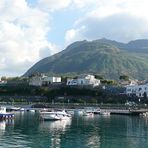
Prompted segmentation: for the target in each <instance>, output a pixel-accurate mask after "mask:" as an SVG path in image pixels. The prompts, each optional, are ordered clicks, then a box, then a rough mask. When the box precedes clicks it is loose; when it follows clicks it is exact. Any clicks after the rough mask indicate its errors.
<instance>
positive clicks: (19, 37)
mask: <svg viewBox="0 0 148 148" xmlns="http://www.w3.org/2000/svg"><path fill="white" fill-rule="evenodd" d="M0 17H1V19H0V75H3V74H6V75H16V74H23V73H24V72H25V71H26V70H28V68H29V67H31V66H32V65H33V63H35V62H37V61H38V60H39V59H41V58H43V55H42V56H41V57H40V52H42V49H43V50H44V48H45V47H46V48H49V49H50V50H51V52H49V53H52V54H53V53H55V52H56V49H55V47H56V46H55V45H53V44H51V43H50V42H48V40H47V37H46V35H47V33H48V31H49V30H50V27H49V25H50V22H49V20H50V16H49V14H48V13H46V12H43V11H41V10H39V9H37V8H30V7H29V6H28V5H27V2H26V1H25V0H19V1H18V0H11V1H6V0H1V1H0ZM47 54H48V53H47ZM47 54H46V56H47ZM2 72H3V73H2Z"/></svg>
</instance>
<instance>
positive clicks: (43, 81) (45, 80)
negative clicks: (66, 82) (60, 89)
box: [29, 75, 61, 86]
mask: <svg viewBox="0 0 148 148" xmlns="http://www.w3.org/2000/svg"><path fill="white" fill-rule="evenodd" d="M60 82H61V77H48V76H45V75H41V76H33V77H32V78H31V79H30V81H29V85H32V86H42V85H49V84H52V83H60Z"/></svg>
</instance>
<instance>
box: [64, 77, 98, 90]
mask: <svg viewBox="0 0 148 148" xmlns="http://www.w3.org/2000/svg"><path fill="white" fill-rule="evenodd" d="M67 85H71V86H93V87H96V86H99V85H100V80H98V79H96V78H95V77H94V76H93V75H80V76H79V77H78V78H75V79H67Z"/></svg>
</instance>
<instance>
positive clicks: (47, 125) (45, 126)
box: [39, 119, 71, 132]
mask: <svg viewBox="0 0 148 148" xmlns="http://www.w3.org/2000/svg"><path fill="white" fill-rule="evenodd" d="M70 125H71V119H66V120H58V121H43V122H41V123H40V126H39V128H40V130H45V131H50V132H51V131H55V130H58V131H63V132H64V131H65V129H66V126H70Z"/></svg>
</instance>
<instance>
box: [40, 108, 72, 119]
mask: <svg viewBox="0 0 148 148" xmlns="http://www.w3.org/2000/svg"><path fill="white" fill-rule="evenodd" d="M40 116H41V118H42V119H43V120H65V119H69V118H71V115H70V114H68V113H66V112H65V110H63V111H41V112H40Z"/></svg>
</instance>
